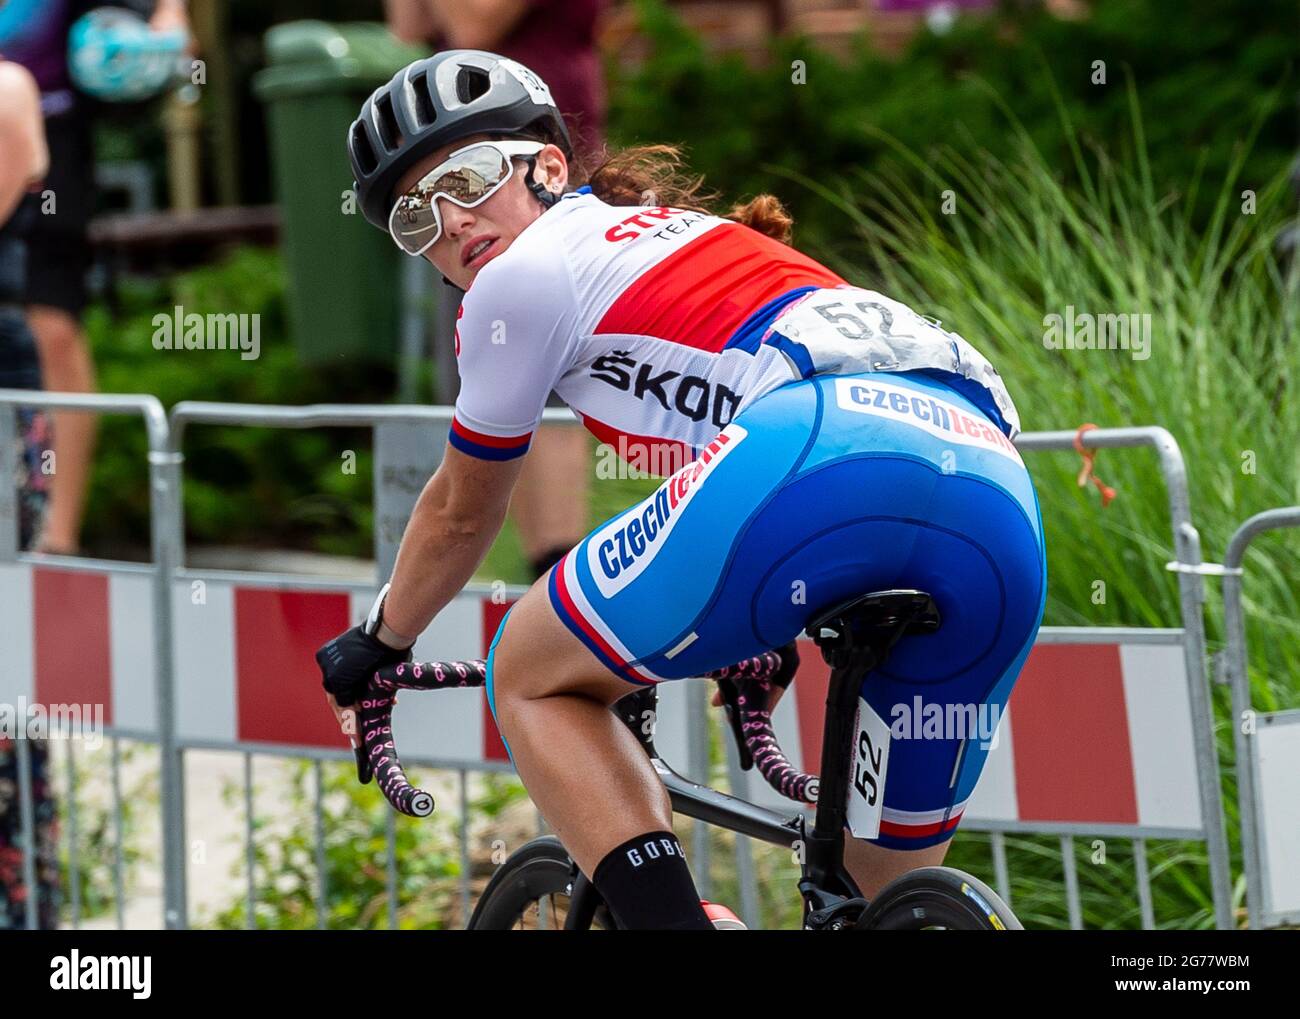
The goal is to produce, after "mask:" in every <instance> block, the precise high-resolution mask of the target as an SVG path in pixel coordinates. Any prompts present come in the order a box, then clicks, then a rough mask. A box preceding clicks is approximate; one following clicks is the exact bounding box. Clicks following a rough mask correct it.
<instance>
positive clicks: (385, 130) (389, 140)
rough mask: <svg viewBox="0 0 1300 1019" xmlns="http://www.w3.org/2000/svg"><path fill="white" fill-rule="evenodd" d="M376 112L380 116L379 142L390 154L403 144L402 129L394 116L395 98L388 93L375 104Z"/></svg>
mask: <svg viewBox="0 0 1300 1019" xmlns="http://www.w3.org/2000/svg"><path fill="white" fill-rule="evenodd" d="M375 111H376V112H377V113H378V114H379V117H378V120H379V140H380V141H381V142H383V144H384V148H386V149H388V150H389V151H390V152H391V151H392V150H393V149H395V148H397V147H398V146H399V145H401V144H402V129H401V128H400V127H398V126H397V117H396V116H394V115H393V97H392V96H391V95H389V94H388V93H385V94H384V95H382V96H380V97H379V99H378V100H377V101H376V102H375Z"/></svg>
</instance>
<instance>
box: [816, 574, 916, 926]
mask: <svg viewBox="0 0 1300 1019" xmlns="http://www.w3.org/2000/svg"><path fill="white" fill-rule="evenodd" d="M938 626H939V613H938V609H937V608H936V607H935V604H934V601H933V599H932V598H931V596H930V595H929V594H927V593H926V592H924V591H916V590H907V589H900V590H892V591H877V592H874V593H872V594H867V595H863V596H861V597H858V598H853V599H850V600H849V601H847V602H843V603H841V604H840V605H837V606H835V607H834V608H833V609H831V610H829V611H827V612H824V613H822V614H821V615H819V616H817V617H816V618H815V619H814V620H813V621H812V622H811V623H809V624H808V627H807V631H806V632H807V634H808V636H810V637H811V638H812V639H813V640H814V641H815V642H816V644H817V647H818V648H819V649H820V650H821V652H822V657H824V658H825V659H826V663H827V664H828V665H830V667H831V676H830V684H829V686H828V688H827V691H826V718H825V721H824V725H823V728H822V761H821V778H820V781H819V783H818V790H817V813H816V818H815V820H814V822H813V830H812V833H811V834H810V835H808V836H807V837H806V839H805V879H804V880H803V881H801V882H800V888H801V890H803V891H804V893H805V896H806V897H809V898H810V899H812V900H816V899H821V900H823V901H821V902H817V901H813V902H812V906H813V908H815V909H816V908H821V906H822V905H824V904H825V901H824V900H825V896H826V895H828V894H829V895H832V896H835V895H839V896H853V895H857V894H858V892H857V888H856V885H855V884H854V882H853V878H852V877H851V875H849V874H848V872H847V871H846V870H845V868H844V831H845V827H846V824H847V820H848V796H849V793H848V789H849V772H850V769H851V768H852V767H853V762H854V761H855V760H856V757H857V755H856V754H855V752H854V747H853V740H854V737H855V735H856V733H855V731H854V730H855V728H856V725H857V720H858V698H859V697H860V695H861V691H862V682H863V680H864V679H866V677H867V675H868V674H870V673H871V672H872V671H873V670H875V669H878V668H880V667H881V666H883V665H884V663H885V660H886V659H887V658H888V656H889V652H890V650H891V649H892V648H893V646H894V644H895V643H896V642H897V641H898V640H899V639H900V638H901V637H903V636H904V635H906V634H912V633H928V632H933V631H934V630H936V629H937V628H938Z"/></svg>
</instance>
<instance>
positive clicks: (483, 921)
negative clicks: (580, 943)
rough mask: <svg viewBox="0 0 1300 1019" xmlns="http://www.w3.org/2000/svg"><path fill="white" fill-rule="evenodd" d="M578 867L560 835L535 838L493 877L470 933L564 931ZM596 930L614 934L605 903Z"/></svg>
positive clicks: (484, 893)
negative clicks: (609, 931) (610, 931)
mask: <svg viewBox="0 0 1300 1019" xmlns="http://www.w3.org/2000/svg"><path fill="white" fill-rule="evenodd" d="M577 878H578V868H577V867H576V866H575V865H574V863H573V861H572V860H571V859H570V858H569V854H568V853H567V852H566V851H565V849H564V846H563V845H562V844H561V842H560V840H559V839H557V838H556V837H555V836H554V835H543V836H542V837H541V838H536V839H533V840H532V841H531V842H529V843H527V844H526V845H524V846H523V847H521V848H520V849H518V850H517V851H515V852H514V853H511V854H510V857H509V858H508V859H507V860H506V862H505V863H503V864H502V865H501V868H500V869H499V870H498V871H497V872H496V873H495V874H493V875H492V880H491V881H489V882H488V885H487V888H485V889H484V890H483V895H482V896H481V897H480V898H479V900H478V905H477V906H475V907H474V914H473V916H471V917H470V919H469V926H468V928H467V929H468V930H480V931H536V930H552V931H554V930H562V929H563V928H564V922H565V920H566V919H567V918H568V915H569V905H570V901H571V896H572V894H573V885H574V882H575V881H576V880H577ZM591 926H593V927H595V928H598V929H605V930H609V929H612V928H613V926H614V924H613V922H612V920H611V919H610V916H609V912H608V910H607V909H606V908H605V906H604V905H603V904H602V905H600V906H598V907H597V909H596V914H595V920H594V922H593V923H592V925H591Z"/></svg>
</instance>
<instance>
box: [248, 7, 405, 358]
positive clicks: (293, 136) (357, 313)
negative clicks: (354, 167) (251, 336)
mask: <svg viewBox="0 0 1300 1019" xmlns="http://www.w3.org/2000/svg"><path fill="white" fill-rule="evenodd" d="M266 53H267V65H268V66H267V67H266V68H265V69H264V70H262V71H259V72H258V74H257V75H256V77H255V78H254V81H253V88H254V91H255V93H256V94H257V97H258V98H259V99H260V100H261V101H262V102H263V103H264V104H265V105H266V108H267V128H268V132H269V134H270V142H271V160H272V164H273V166H274V172H275V188H276V196H277V199H278V201H279V203H280V214H281V222H282V224H283V240H282V250H283V252H284V259H285V267H286V269H287V271H288V277H289V317H290V324H291V327H292V329H293V335H294V344H295V346H296V348H297V351H298V355H299V358H300V359H301V361H302V362H303V363H305V364H323V363H327V362H338V361H339V360H340V359H348V360H352V359H366V360H378V361H386V362H392V361H393V360H394V358H395V356H396V351H397V338H398V323H399V315H400V307H399V305H400V298H401V262H400V260H401V258H403V257H404V256H403V255H402V254H401V252H399V251H398V249H397V247H396V245H394V244H393V242H392V240H391V239H389V237H388V236H387V235H386V234H384V233H381V232H380V231H378V230H376V229H375V228H374V227H372V226H371V225H370V224H369V223H367V222H366V221H365V218H364V217H363V216H362V215H361V210H360V208H359V207H357V206H356V203H355V202H349V201H348V198H349V195H350V189H351V187H352V173H351V170H350V168H349V166H348V156H347V145H346V138H347V131H348V127H349V125H350V124H351V123H352V121H353V119H354V118H355V117H356V115H357V112H358V111H359V110H360V109H361V104H362V102H364V101H365V98H366V97H367V96H368V95H369V94H370V93H371V92H372V91H373V90H374V89H375V87H376V86H378V85H381V84H383V83H384V82H386V81H388V79H389V78H391V77H392V76H393V75H394V74H395V73H396V72H397V71H398V70H400V69H401V68H402V67H405V66H406V65H407V64H408V63H410V62H411V61H412V60H416V59H418V58H419V57H422V56H426V55H427V54H428V51H427V50H423V49H421V48H419V47H413V46H408V45H405V44H403V43H401V42H399V41H398V40H397V39H395V38H394V37H393V36H392V35H391V34H390V33H389V32H388V30H387V29H386V28H385V27H384V26H383V25H379V24H369V23H363V22H357V23H351V24H342V25H331V24H327V23H326V22H323V21H294V22H289V23H287V24H283V25H276V26H275V27H274V28H272V29H271V30H270V31H269V32H267V33H266ZM349 209H350V210H351V213H350V214H349V212H348V210H349Z"/></svg>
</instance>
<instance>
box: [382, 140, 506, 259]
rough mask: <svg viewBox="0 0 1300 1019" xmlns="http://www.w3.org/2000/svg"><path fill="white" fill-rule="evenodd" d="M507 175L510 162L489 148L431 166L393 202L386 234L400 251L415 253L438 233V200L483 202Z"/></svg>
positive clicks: (474, 203) (472, 204) (468, 202)
mask: <svg viewBox="0 0 1300 1019" xmlns="http://www.w3.org/2000/svg"><path fill="white" fill-rule="evenodd" d="M509 176H510V160H509V159H508V158H506V157H505V156H504V155H502V154H501V153H500V152H498V151H497V150H496V149H494V148H492V147H491V146H487V145H483V146H479V147H476V148H473V149H470V150H469V151H468V152H463V153H461V154H460V155H458V156H455V157H454V158H453V159H450V160H448V161H447V162H445V163H443V164H442V165H440V166H436V167H434V168H433V169H432V170H431V171H429V173H428V174H426V175H425V176H424V177H422V178H421V179H420V181H419V183H417V184H416V185H415V187H413V188H411V190H410V191H408V192H407V193H406V194H404V195H403V196H402V197H401V198H399V199H398V200H397V204H396V205H395V206H393V213H392V215H391V216H390V217H389V232H390V233H391V234H392V235H393V240H395V241H397V243H398V245H399V246H401V248H402V249H403V250H404V251H407V252H408V253H410V254H413V255H414V254H418V253H419V252H420V250H421V249H423V248H425V247H427V246H428V245H430V244H432V243H433V242H434V241H436V240H437V239H438V236H439V235H440V234H441V233H442V220H441V217H439V215H438V210H437V203H438V199H439V198H448V199H450V200H451V201H453V202H455V203H456V204H457V205H463V206H465V207H467V208H469V207H472V206H475V205H478V204H479V203H480V202H482V201H485V200H486V199H487V198H488V197H489V196H491V194H492V192H493V191H494V190H495V189H496V188H497V187H498V186H499V185H500V184H501V183H502V181H504V180H506V179H507V178H508V177H509Z"/></svg>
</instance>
